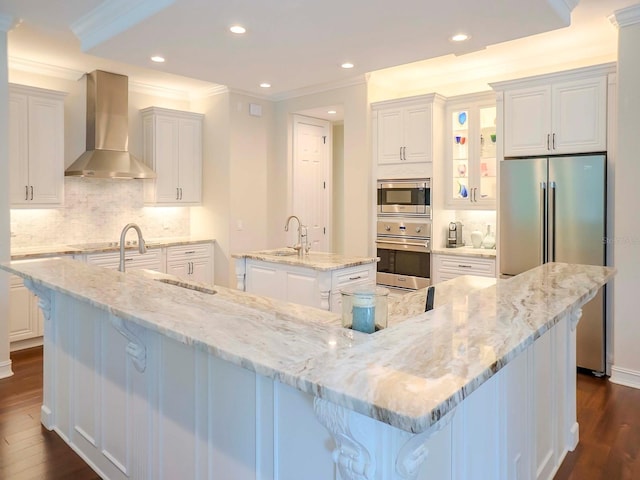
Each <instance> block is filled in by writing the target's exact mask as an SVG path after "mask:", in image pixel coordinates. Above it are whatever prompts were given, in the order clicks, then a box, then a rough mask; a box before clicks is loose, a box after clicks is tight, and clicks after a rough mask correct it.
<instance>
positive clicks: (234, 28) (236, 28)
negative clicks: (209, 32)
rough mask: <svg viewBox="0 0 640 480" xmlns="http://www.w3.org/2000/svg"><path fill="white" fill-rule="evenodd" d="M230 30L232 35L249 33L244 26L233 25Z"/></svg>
mask: <svg viewBox="0 0 640 480" xmlns="http://www.w3.org/2000/svg"><path fill="white" fill-rule="evenodd" d="M229 30H230V31H231V33H237V34H239V35H241V34H243V33H245V32H246V31H247V29H246V28H244V27H243V26H242V25H231V26H230V27H229Z"/></svg>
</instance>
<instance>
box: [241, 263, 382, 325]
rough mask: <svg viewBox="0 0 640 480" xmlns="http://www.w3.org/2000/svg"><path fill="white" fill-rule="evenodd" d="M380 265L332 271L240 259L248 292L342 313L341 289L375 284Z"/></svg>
mask: <svg viewBox="0 0 640 480" xmlns="http://www.w3.org/2000/svg"><path fill="white" fill-rule="evenodd" d="M375 268H376V264H375V263H368V264H364V265H358V266H353V267H345V268H339V269H335V270H331V271H327V270H317V269H314V268H312V267H304V266H296V265H287V264H285V263H280V262H275V261H274V262H271V261H265V260H256V259H252V258H244V257H242V258H236V275H237V276H238V288H239V289H240V290H244V291H246V292H249V293H252V294H255V295H262V296H265V297H270V298H275V299H278V300H284V301H287V302H292V303H297V304H300V305H307V306H311V307H316V308H321V309H323V310H330V311H332V312H336V313H340V312H341V311H342V298H341V293H340V291H341V290H342V289H343V288H346V287H353V286H356V285H371V286H374V285H375V281H376V270H375Z"/></svg>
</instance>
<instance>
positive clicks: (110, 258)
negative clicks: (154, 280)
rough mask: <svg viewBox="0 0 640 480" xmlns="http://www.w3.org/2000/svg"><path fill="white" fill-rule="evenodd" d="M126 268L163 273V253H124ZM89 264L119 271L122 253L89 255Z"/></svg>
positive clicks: (150, 251)
mask: <svg viewBox="0 0 640 480" xmlns="http://www.w3.org/2000/svg"><path fill="white" fill-rule="evenodd" d="M124 258H125V268H131V267H135V268H148V269H150V270H158V271H162V251H161V250H160V249H153V250H147V253H144V254H141V253H140V252H138V250H127V251H125V253H124ZM87 263H90V264H91V265H96V266H98V267H105V268H112V269H117V268H118V266H119V265H120V253H119V252H117V253H116V252H109V253H93V254H90V255H87Z"/></svg>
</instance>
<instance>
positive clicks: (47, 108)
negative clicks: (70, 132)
mask: <svg viewBox="0 0 640 480" xmlns="http://www.w3.org/2000/svg"><path fill="white" fill-rule="evenodd" d="M64 96H65V94H64V93H60V92H54V91H51V90H43V89H41V88H32V87H26V86H22V85H13V84H11V85H9V184H10V187H9V188H10V202H11V207H50V206H59V205H62V203H63V198H64Z"/></svg>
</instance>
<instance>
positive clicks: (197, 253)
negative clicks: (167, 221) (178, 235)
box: [166, 243, 213, 285]
mask: <svg viewBox="0 0 640 480" xmlns="http://www.w3.org/2000/svg"><path fill="white" fill-rule="evenodd" d="M166 273H170V274H171V275H175V276H176V277H180V278H182V279H184V280H192V281H196V282H200V283H207V284H210V285H213V245H212V244H211V243H200V244H195V245H179V246H175V247H167V271H166Z"/></svg>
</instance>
